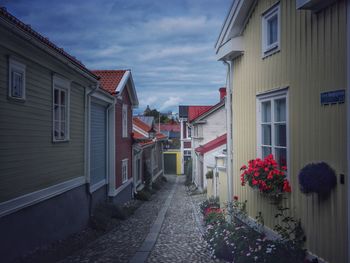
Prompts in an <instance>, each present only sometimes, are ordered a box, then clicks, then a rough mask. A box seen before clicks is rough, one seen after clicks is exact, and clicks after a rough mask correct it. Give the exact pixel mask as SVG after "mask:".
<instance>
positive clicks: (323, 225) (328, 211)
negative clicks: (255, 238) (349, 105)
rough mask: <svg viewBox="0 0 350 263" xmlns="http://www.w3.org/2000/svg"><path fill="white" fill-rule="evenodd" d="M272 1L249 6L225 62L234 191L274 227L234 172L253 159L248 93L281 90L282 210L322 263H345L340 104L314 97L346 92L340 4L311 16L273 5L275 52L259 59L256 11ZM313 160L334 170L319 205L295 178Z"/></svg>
mask: <svg viewBox="0 0 350 263" xmlns="http://www.w3.org/2000/svg"><path fill="white" fill-rule="evenodd" d="M274 3H276V1H272V0H260V1H258V2H257V5H256V6H255V8H254V10H253V12H252V14H251V17H250V19H249V21H248V23H247V26H246V28H245V30H244V32H243V38H244V40H243V41H244V48H245V53H244V55H243V56H241V57H239V58H237V59H236V60H235V61H234V65H233V67H234V77H233V127H234V128H233V174H234V180H233V183H234V186H233V187H234V188H233V189H234V194H235V195H238V196H240V199H241V200H245V199H247V200H248V212H249V214H250V215H251V216H252V217H255V216H256V215H257V213H258V211H262V213H263V216H264V219H265V223H266V224H267V226H270V227H273V226H274V224H275V222H274V214H275V212H274V207H273V206H272V205H270V204H269V202H267V201H266V200H265V199H263V198H262V197H261V195H259V194H258V193H256V192H253V191H251V190H250V188H249V186H245V187H242V186H241V185H240V171H239V168H240V167H241V165H243V164H246V163H247V161H248V160H250V159H253V158H255V157H256V154H257V153H256V148H257V147H256V141H257V139H256V138H257V134H256V126H257V124H256V95H257V94H259V93H262V92H266V91H269V90H272V89H275V88H279V87H287V86H288V87H289V94H288V96H289V109H288V110H289V134H290V138H289V145H288V147H289V154H290V156H289V161H290V163H289V167H288V168H289V176H290V181H291V184H292V193H291V195H290V199H289V200H290V207H291V210H292V213H293V215H294V216H295V217H296V218H301V220H302V225H303V227H304V229H305V230H306V236H307V243H306V246H307V248H308V249H309V250H310V251H311V252H313V253H315V254H317V255H319V256H321V257H322V258H324V259H326V260H327V261H329V262H333V263H345V262H347V260H346V251H347V238H346V233H347V229H346V226H347V223H346V213H347V208H346V196H347V195H346V194H347V192H346V191H347V190H346V185H341V184H339V174H342V173H343V174H346V143H345V142H346V105H345V104H340V105H331V106H321V104H320V93H321V92H325V91H331V90H338V89H345V88H346V5H345V1H344V0H343V1H338V2H337V3H336V4H334V5H332V6H331V7H329V8H327V9H325V10H323V11H321V12H319V13H317V14H312V13H311V12H310V11H305V10H296V8H295V1H292V0H282V1H280V3H281V21H282V24H281V50H280V52H278V53H276V54H274V55H271V56H269V57H266V58H264V59H263V58H262V55H261V54H262V51H261V14H262V13H263V12H264V11H265V10H267V9H268V8H269V7H270V6H272V5H273V4H274ZM313 161H326V162H327V163H329V164H330V165H331V166H332V167H333V168H334V169H335V170H336V172H337V177H338V184H337V186H336V188H335V190H333V192H332V194H331V196H330V198H329V199H327V200H325V201H320V200H318V197H317V196H316V195H311V196H306V195H304V194H301V193H300V191H299V187H298V179H297V176H298V173H299V171H300V169H301V168H302V167H303V166H305V165H306V164H307V163H310V162H313ZM345 180H347V178H345Z"/></svg>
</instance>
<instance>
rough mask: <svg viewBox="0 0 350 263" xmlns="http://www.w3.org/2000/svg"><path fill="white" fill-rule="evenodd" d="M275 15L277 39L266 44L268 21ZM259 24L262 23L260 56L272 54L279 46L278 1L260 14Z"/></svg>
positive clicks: (279, 14) (279, 11)
mask: <svg viewBox="0 0 350 263" xmlns="http://www.w3.org/2000/svg"><path fill="white" fill-rule="evenodd" d="M275 15H277V41H276V42H275V43H273V44H270V45H268V44H267V39H268V21H269V20H270V18H271V17H273V16H275ZM261 25H262V30H261V32H262V36H261V40H262V56H263V58H264V57H266V56H269V55H272V54H274V53H276V52H278V51H279V50H280V48H281V8H280V3H277V4H276V5H274V6H272V7H271V8H269V9H268V10H267V11H265V12H264V13H263V14H262V17H261Z"/></svg>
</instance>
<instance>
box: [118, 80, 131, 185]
mask: <svg viewBox="0 0 350 263" xmlns="http://www.w3.org/2000/svg"><path fill="white" fill-rule="evenodd" d="M121 95H122V100H119V99H118V100H117V103H116V104H115V144H116V146H115V176H116V178H115V183H116V185H115V187H116V188H118V187H120V186H121V185H122V161H123V160H124V159H128V178H129V179H130V178H132V137H131V132H132V105H131V102H130V97H129V93H128V91H127V88H126V87H125V88H124V91H123V93H122V94H121ZM123 104H126V105H128V117H127V118H128V119H127V121H128V128H127V131H128V133H127V134H128V136H127V137H125V138H123V137H122V134H123V125H122V114H123Z"/></svg>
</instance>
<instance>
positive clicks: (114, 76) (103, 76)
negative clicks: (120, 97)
mask: <svg viewBox="0 0 350 263" xmlns="http://www.w3.org/2000/svg"><path fill="white" fill-rule="evenodd" d="M92 72H93V73H94V74H95V75H96V76H99V77H100V85H101V88H102V89H104V90H105V91H107V92H109V93H110V94H115V90H116V89H117V87H118V85H119V83H120V81H121V80H122V78H123V76H124V74H125V72H126V70H92Z"/></svg>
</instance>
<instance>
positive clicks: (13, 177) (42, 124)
mask: <svg viewBox="0 0 350 263" xmlns="http://www.w3.org/2000/svg"><path fill="white" fill-rule="evenodd" d="M1 30H3V29H2V28H0V31H1ZM1 35H2V36H3V32H1ZM11 41H12V43H13V45H12V46H13V49H16V51H14V50H12V49H11V50H10V49H8V48H6V47H5V46H3V44H6V43H11ZM23 43H24V41H23V40H19V39H16V40H14V39H12V36H10V37H7V36H5V37H4V38H3V37H1V38H0V202H3V201H6V200H9V199H12V198H15V197H18V196H20V195H24V194H27V193H31V192H33V191H36V190H40V189H42V188H46V187H49V186H52V185H54V184H57V183H60V182H63V181H66V180H69V179H73V178H76V177H80V176H84V89H83V88H82V86H80V85H77V84H75V83H74V82H72V83H71V89H70V101H71V103H70V141H69V142H62V143H53V142H52V74H53V73H59V74H61V75H62V76H67V77H68V79H70V80H72V78H71V77H72V76H74V79H75V80H79V79H80V78H82V77H81V76H80V75H79V74H77V73H74V72H72V70H70V69H67V67H66V68H63V70H62V65H61V64H57V62H56V61H55V60H53V59H52V58H47V57H45V56H46V54H44V53H42V54H41V56H39V54H35V55H34V53H35V52H36V53H39V52H38V50H36V49H35V50H34V49H33V47H26V48H24V47H22V44H23ZM27 44H28V43H26V45H27ZM6 45H7V44H6ZM23 45H24V44H23ZM32 49H33V50H32ZM8 56H15V57H16V58H18V59H20V60H21V61H22V62H23V63H24V64H25V65H26V100H25V102H15V101H13V100H10V99H8V98H7V88H8V87H7V85H8V84H7V83H8V82H7V81H8V76H7V74H8ZM32 58H35V59H43V60H44V61H46V62H45V63H44V64H38V63H36V62H34V61H33V60H32ZM56 64H57V66H54V65H56ZM66 71H67V72H69V73H67V72H66ZM82 82H83V83H84V82H85V79H83V78H82Z"/></svg>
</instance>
